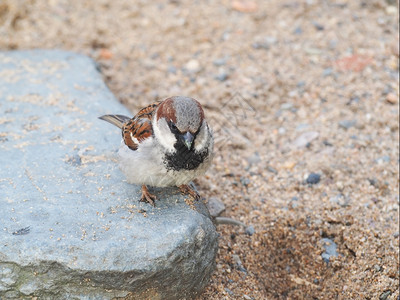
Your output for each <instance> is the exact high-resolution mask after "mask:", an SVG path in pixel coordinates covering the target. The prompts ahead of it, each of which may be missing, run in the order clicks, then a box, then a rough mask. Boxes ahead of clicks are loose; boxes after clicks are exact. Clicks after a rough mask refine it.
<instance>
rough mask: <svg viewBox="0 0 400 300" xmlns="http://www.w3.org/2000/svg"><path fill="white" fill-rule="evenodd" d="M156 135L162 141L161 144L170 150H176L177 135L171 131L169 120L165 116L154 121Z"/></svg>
mask: <svg viewBox="0 0 400 300" xmlns="http://www.w3.org/2000/svg"><path fill="white" fill-rule="evenodd" d="M153 131H154V136H155V137H156V139H157V140H158V141H159V142H160V144H161V145H162V146H163V147H164V148H166V149H167V150H168V151H174V150H175V148H174V145H175V143H176V138H175V136H174V135H173V134H172V133H171V130H170V129H169V127H168V124H167V122H166V121H165V119H164V118H161V119H159V120H158V122H157V121H153Z"/></svg>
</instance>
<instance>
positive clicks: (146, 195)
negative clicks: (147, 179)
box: [140, 184, 157, 207]
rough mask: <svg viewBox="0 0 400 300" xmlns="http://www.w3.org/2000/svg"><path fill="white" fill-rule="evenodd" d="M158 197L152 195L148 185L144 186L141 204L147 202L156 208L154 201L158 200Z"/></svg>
mask: <svg viewBox="0 0 400 300" xmlns="http://www.w3.org/2000/svg"><path fill="white" fill-rule="evenodd" d="M156 199H157V197H156V196H155V195H153V194H150V192H149V190H148V189H147V186H146V185H144V184H143V185H142V197H141V198H140V201H141V202H147V203H150V204H151V205H153V206H154V207H156V205H155V203H154V200H156Z"/></svg>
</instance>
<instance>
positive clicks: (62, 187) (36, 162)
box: [0, 50, 218, 299]
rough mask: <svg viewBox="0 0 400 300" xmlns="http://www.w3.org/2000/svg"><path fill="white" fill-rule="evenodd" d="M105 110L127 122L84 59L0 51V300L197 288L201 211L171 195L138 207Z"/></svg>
mask: <svg viewBox="0 0 400 300" xmlns="http://www.w3.org/2000/svg"><path fill="white" fill-rule="evenodd" d="M106 113H119V114H126V115H130V113H129V112H128V111H127V110H126V109H125V108H124V107H123V106H122V105H121V104H120V103H118V101H116V100H115V98H114V97H113V95H112V94H111V93H110V91H109V90H108V89H107V87H106V86H105V84H104V83H103V81H102V79H101V76H100V74H99V73H98V71H97V70H96V65H95V64H94V63H93V61H91V60H90V59H89V58H87V57H85V56H81V55H77V54H73V53H69V52H63V51H46V50H37V51H16V52H2V53H0V153H1V155H0V165H1V168H0V191H1V194H0V207H1V209H0V228H1V230H0V298H1V299H9V298H10V299H13V298H18V297H21V298H24V297H29V296H34V297H38V298H39V299H111V298H113V297H123V296H126V295H128V294H129V293H130V292H131V295H133V297H137V299H143V298H149V299H176V298H191V297H193V296H194V295H196V294H198V293H199V292H201V290H202V289H203V287H204V286H205V285H206V284H207V282H208V279H209V277H210V275H211V273H212V272H213V270H214V267H215V255H216V251H217V239H218V235H217V233H216V231H215V227H214V225H213V223H212V221H211V220H210V217H209V214H208V211H207V209H206V207H205V206H204V204H203V203H201V202H199V203H195V207H193V206H190V205H188V204H187V203H186V202H187V201H186V202H185V197H183V196H182V195H181V194H180V193H179V192H178V190H177V189H176V188H168V189H157V190H153V192H154V193H155V194H156V195H157V198H158V199H159V200H157V201H156V205H157V207H156V208H153V207H152V206H150V205H149V204H146V203H139V202H138V199H139V196H140V189H139V187H137V186H133V185H130V184H127V183H126V182H125V181H124V178H123V175H122V174H121V173H120V171H119V170H118V167H117V165H116V163H115V154H116V149H117V148H118V146H119V143H120V132H119V130H118V129H117V128H115V127H113V126H111V125H110V124H107V123H106V122H103V121H101V120H98V119H97V117H98V116H100V115H103V114H106ZM135 299H136V298H135Z"/></svg>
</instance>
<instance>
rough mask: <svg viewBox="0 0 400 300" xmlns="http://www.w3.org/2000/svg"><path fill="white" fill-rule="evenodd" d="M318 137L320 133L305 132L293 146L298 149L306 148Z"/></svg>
mask: <svg viewBox="0 0 400 300" xmlns="http://www.w3.org/2000/svg"><path fill="white" fill-rule="evenodd" d="M318 137H319V133H318V132H317V131H308V132H304V133H302V134H301V135H300V136H299V137H298V138H297V139H296V140H295V141H294V142H293V146H295V147H296V148H304V147H306V146H307V144H309V143H311V142H312V141H313V140H315V139H316V138H318Z"/></svg>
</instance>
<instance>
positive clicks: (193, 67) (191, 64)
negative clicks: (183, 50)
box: [185, 59, 200, 73]
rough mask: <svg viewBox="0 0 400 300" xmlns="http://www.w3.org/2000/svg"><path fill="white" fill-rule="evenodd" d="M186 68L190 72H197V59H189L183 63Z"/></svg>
mask: <svg viewBox="0 0 400 300" xmlns="http://www.w3.org/2000/svg"><path fill="white" fill-rule="evenodd" d="M185 68H186V70H188V71H189V72H192V73H197V72H199V71H200V63H199V61H198V60H195V59H191V60H189V61H188V62H187V63H186V65H185Z"/></svg>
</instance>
